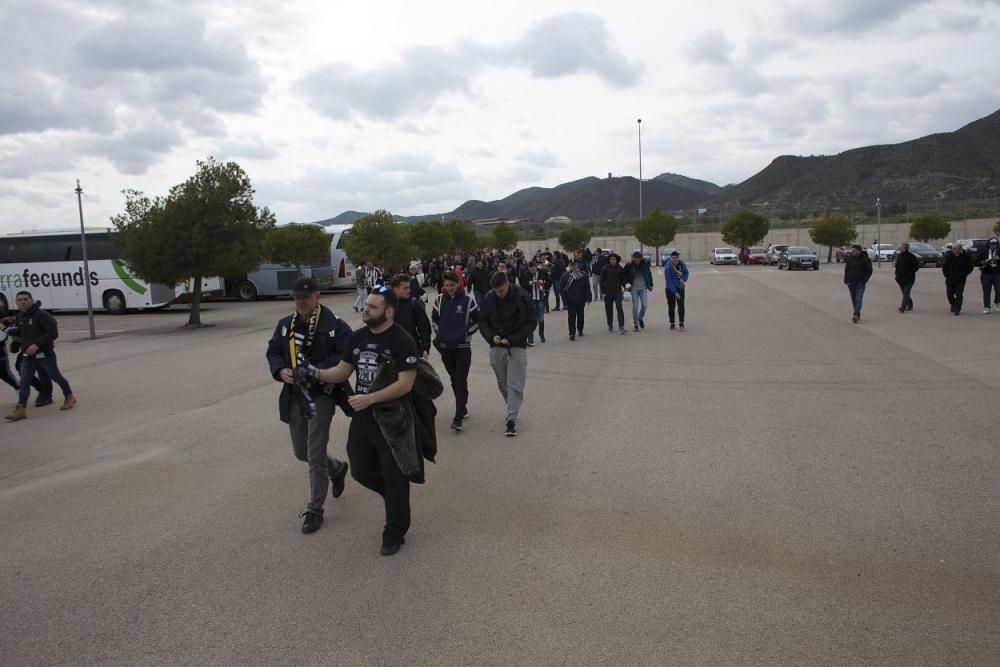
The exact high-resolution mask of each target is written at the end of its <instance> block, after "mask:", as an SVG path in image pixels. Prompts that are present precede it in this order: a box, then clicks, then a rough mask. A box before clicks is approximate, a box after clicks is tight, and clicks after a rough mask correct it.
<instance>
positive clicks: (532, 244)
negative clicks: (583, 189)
mask: <svg viewBox="0 0 1000 667" xmlns="http://www.w3.org/2000/svg"><path fill="white" fill-rule="evenodd" d="M996 222H997V221H996V220H994V219H992V218H989V219H980V220H953V221H952V222H951V237H950V238H948V239H939V240H938V241H937V242H934V241H932V242H931V243H934V244H935V245H938V246H940V245H944V244H945V243H948V242H949V241H952V240H955V239H969V238H977V239H981V238H989V237H990V236H992V231H991V230H992V229H993V225H995V224H996ZM857 228H858V238H857V239H855V240H856V241H857V242H858V243H861V244H862V245H865V246H868V245H870V244H872V243H874V242H875V235H876V225H874V224H872V225H867V224H866V225H858V226H857ZM909 229H910V226H909V225H908V224H905V223H895V224H884V225H882V239H883V241H882V243H893V244H895V243H899V242H901V241H905V240H907V237H908V236H909ZM769 243H788V244H790V245H806V246H810V247H812V248H815V249H816V250H817V251H818V252H819V254H820V258H821V259H823V261H826V253H827V248H826V246H822V247H820V248H816V244H815V243H813V242H812V239H810V238H809V230H808V228H798V229H774V230H771V233H769V234H768V235H767V238H765V239H764V241H763V242H762V243H761V245H763V246H766V245H767V244H769ZM670 245H671V247H673V248H676V249H677V250H678V251H679V252H680V253H681V257H683V258H684V259H687V260H692V261H708V254H709V253H710V252H711V251H712V248H718V247H721V246H725V245H726V244H725V243H723V242H722V236H721V235H720V234H719V233H718V232H702V233H697V232H696V233H684V234H678V235H677V238H675V239H674V242H673V243H671V244H670ZM517 246H518V247H519V248H520V249H521V250H523V251H524V253H525V254H526V255H528V256H529V257H530V256H531V255H533V254H534V253H535V251H536V250H541V249H543V248H545V247H546V246H548V247H549V248H550V249H551V250H558V249H559V240H558V239H557V238H551V239H549V240H547V241H520V242H518V244H517ZM598 246H600V247H601V248H609V249H611V250H614V251H615V252H616V253H618V254H619V255H621V256H622V257H625V256H627V255H631V254H632V252H633V251H635V250H638V249H639V241H637V240H636V239H635V237H632V236H597V237H594V238H592V239H591V240H590V247H591V248H596V247H598ZM660 250H661V252H662V250H663V249H662V248H661V249H660ZM647 252H650V253H651V252H652V249H651V248H650V249H647Z"/></svg>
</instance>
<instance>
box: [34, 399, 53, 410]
mask: <svg viewBox="0 0 1000 667" xmlns="http://www.w3.org/2000/svg"><path fill="white" fill-rule="evenodd" d="M46 405H52V399H51V398H40V399H38V400H37V401H35V407H36V408H44V407H45V406H46Z"/></svg>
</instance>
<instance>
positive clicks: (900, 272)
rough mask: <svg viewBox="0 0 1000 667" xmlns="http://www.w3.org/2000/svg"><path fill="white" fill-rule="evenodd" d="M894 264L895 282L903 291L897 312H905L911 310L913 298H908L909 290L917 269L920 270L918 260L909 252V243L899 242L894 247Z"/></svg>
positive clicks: (915, 277)
mask: <svg viewBox="0 0 1000 667" xmlns="http://www.w3.org/2000/svg"><path fill="white" fill-rule="evenodd" d="M893 262H894V263H895V265H896V283H897V284H898V285H899V289H900V291H902V293H903V303H901V304H900V306H899V312H901V313H905V312H906V311H908V310H913V299H911V298H910V290H911V289H913V283H915V282H916V281H917V271H919V270H920V260H918V259H917V256H916V255H914V254H913V253H912V252H910V244H909V243H900V244H899V248H897V249H896V256H895V257H894V258H893Z"/></svg>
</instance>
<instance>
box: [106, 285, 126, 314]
mask: <svg viewBox="0 0 1000 667" xmlns="http://www.w3.org/2000/svg"><path fill="white" fill-rule="evenodd" d="M104 310H106V311H108V312H109V313H111V314H112V315H124V314H125V295H124V294H122V293H121V292H119V291H118V290H116V289H113V290H108V291H107V292H105V293H104Z"/></svg>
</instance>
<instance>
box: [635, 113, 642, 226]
mask: <svg viewBox="0 0 1000 667" xmlns="http://www.w3.org/2000/svg"><path fill="white" fill-rule="evenodd" d="M636 123H637V125H638V126H639V217H640V218H641V217H642V119H641V118H640V119H639V120H637V121H636Z"/></svg>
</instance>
